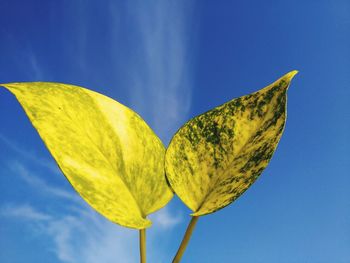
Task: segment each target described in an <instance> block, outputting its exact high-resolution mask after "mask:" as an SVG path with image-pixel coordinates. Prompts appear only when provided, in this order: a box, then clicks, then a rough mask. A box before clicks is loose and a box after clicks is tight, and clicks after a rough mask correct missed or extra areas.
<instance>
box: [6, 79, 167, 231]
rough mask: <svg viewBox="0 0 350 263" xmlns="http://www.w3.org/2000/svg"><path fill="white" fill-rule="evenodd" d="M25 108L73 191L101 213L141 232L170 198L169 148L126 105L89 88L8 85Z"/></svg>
mask: <svg viewBox="0 0 350 263" xmlns="http://www.w3.org/2000/svg"><path fill="white" fill-rule="evenodd" d="M3 86H4V87H6V88H7V89H8V90H9V91H10V92H12V93H13V94H14V95H15V96H16V98H17V99H18V101H19V103H20V104H21V105H22V107H23V108H24V110H25V112H26V114H27V115H28V117H29V119H30V121H31V122H32V124H33V126H34V127H35V128H36V129H37V131H38V132H39V135H40V136H41V138H42V139H43V141H44V143H45V144H46V146H47V148H48V149H49V151H50V152H51V154H52V156H53V157H54V158H55V160H56V162H57V164H58V165H59V167H60V169H61V170H62V172H63V173H64V175H65V176H66V177H67V179H68V180H69V182H70V183H71V184H72V186H73V187H74V188H75V190H76V191H77V192H78V193H79V194H80V195H81V196H82V198H84V199H85V201H86V202H88V203H89V204H90V205H91V206H92V207H93V208H94V209H96V210H97V211H98V212H99V213H101V214H102V215H104V216H105V217H107V218H108V219H110V220H111V221H113V222H115V223H117V224H120V225H122V226H126V227H131V228H137V229H143V228H146V227H149V226H150V225H151V221H150V220H148V219H146V216H147V215H148V214H150V213H152V212H154V211H156V210H158V209H160V208H161V207H163V206H165V205H166V204H167V203H168V202H169V200H170V199H171V198H172V196H173V193H172V191H171V189H170V188H169V186H168V184H167V182H166V178H165V175H164V154H165V149H164V146H163V144H162V142H161V141H160V140H159V138H158V137H157V136H156V135H155V134H154V132H153V131H152V130H151V128H150V127H149V126H148V125H147V124H146V123H145V122H144V121H143V119H142V118H141V117H140V116H139V115H137V114H136V113H135V112H133V111H132V110H130V109H129V108H127V107H125V106H124V105H122V104H120V103H118V102H116V101H114V100H112V99H111V98H108V97H106V96H104V95H102V94H99V93H96V92H93V91H91V90H88V89H85V88H81V87H77V86H73V85H67V84H61V83H47V82H32V83H10V84H4V85H3Z"/></svg>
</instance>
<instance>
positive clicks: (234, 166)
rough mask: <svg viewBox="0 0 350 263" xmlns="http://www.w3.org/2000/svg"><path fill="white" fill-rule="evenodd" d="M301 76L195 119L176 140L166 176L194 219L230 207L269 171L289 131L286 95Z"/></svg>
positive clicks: (289, 76)
mask: <svg viewBox="0 0 350 263" xmlns="http://www.w3.org/2000/svg"><path fill="white" fill-rule="evenodd" d="M296 73H297V71H292V72H290V73H288V74H286V75H285V76H283V77H282V78H280V79H279V80H277V81H276V82H275V83H273V84H271V85H269V86H267V87H265V88H264V89H262V90H259V91H257V92H255V93H252V94H250V95H247V96H243V97H240V98H237V99H234V100H231V101H229V102H227V103H225V104H223V105H221V106H219V107H216V108H214V109H213V110H211V111H208V112H206V113H204V114H202V115H199V116H197V117H195V118H193V119H191V120H190V121H188V122H187V123H186V124H185V125H184V126H183V127H181V128H180V129H179V130H178V131H177V133H176V134H175V135H174V137H173V138H172V140H171V142H170V145H169V147H168V149H167V151H166V155H165V170H166V176H167V178H168V181H169V183H170V185H171V186H172V188H173V190H174V191H175V193H176V194H177V195H178V196H179V197H180V199H181V200H182V201H183V202H184V203H185V204H186V205H187V206H188V207H189V208H190V209H191V210H192V211H193V212H194V213H193V214H192V215H194V216H201V215H205V214H209V213H213V212H215V211H217V210H219V209H221V208H223V207H225V206H227V205H229V204H230V203H231V202H233V201H234V200H235V199H237V198H238V197H239V196H240V195H241V194H242V193H243V192H244V191H245V190H246V189H247V188H248V187H249V186H250V185H251V184H252V183H253V182H254V181H255V180H256V179H257V177H258V176H259V175H260V174H261V173H262V171H263V170H264V169H265V167H266V166H267V164H268V163H269V161H270V159H271V157H272V155H273V153H274V151H275V149H276V147H277V144H278V142H279V139H280V137H281V135H282V132H283V129H284V124H285V120H286V92H287V88H288V86H289V84H290V81H291V79H292V78H293V76H294V75H295V74H296Z"/></svg>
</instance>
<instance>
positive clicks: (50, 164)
mask: <svg viewBox="0 0 350 263" xmlns="http://www.w3.org/2000/svg"><path fill="white" fill-rule="evenodd" d="M0 141H1V142H2V143H3V144H4V145H6V146H7V147H8V149H10V150H11V151H13V152H14V153H16V154H17V155H18V157H21V158H25V159H26V160H28V161H31V162H32V163H33V164H35V165H37V166H39V167H41V168H45V169H47V170H48V171H49V172H51V173H53V174H61V172H60V170H59V169H58V167H57V165H56V164H55V162H54V161H53V160H51V159H47V158H43V157H40V156H39V155H38V154H37V153H36V152H33V151H29V150H28V149H24V148H23V146H22V147H19V146H18V145H17V144H16V143H15V142H13V141H12V140H10V139H9V138H7V137H5V136H4V135H2V134H0Z"/></svg>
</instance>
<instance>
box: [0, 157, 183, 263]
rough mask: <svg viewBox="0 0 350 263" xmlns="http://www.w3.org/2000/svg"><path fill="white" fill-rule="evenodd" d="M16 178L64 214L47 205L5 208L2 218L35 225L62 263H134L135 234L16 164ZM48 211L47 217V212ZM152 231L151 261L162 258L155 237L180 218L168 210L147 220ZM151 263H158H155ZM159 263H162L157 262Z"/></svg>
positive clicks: (0, 212) (133, 231) (136, 253)
mask: <svg viewBox="0 0 350 263" xmlns="http://www.w3.org/2000/svg"><path fill="white" fill-rule="evenodd" d="M10 167H11V169H12V171H13V172H14V174H15V175H17V176H19V177H20V178H21V179H22V180H24V181H25V182H26V183H28V185H29V186H30V187H31V188H33V189H36V190H39V191H40V193H41V194H44V195H46V196H47V197H52V196H54V197H56V198H58V199H59V200H60V199H61V201H62V202H65V206H66V208H67V209H66V210H67V211H66V212H65V213H66V214H61V213H60V212H58V211H57V210H56V209H55V207H54V206H53V204H52V203H50V201H48V200H49V199H48V200H47V202H45V205H41V206H40V209H39V208H35V207H34V206H33V205H32V204H27V203H26V204H5V205H3V206H2V207H0V216H1V217H11V218H15V219H18V220H26V221H29V222H30V223H35V225H36V228H34V230H33V229H31V230H33V231H37V229H38V228H39V229H41V231H40V233H41V234H42V235H46V236H47V237H49V238H50V239H51V240H52V245H53V246H52V247H51V248H50V250H52V251H53V252H54V253H55V254H56V256H57V258H58V259H59V260H60V261H61V262H65V263H78V262H82V263H95V262H101V263H115V262H121V263H128V262H137V261H138V257H139V251H138V231H137V230H132V229H127V228H123V227H120V226H118V225H116V224H114V223H112V222H110V221H108V220H107V219H105V218H103V217H102V216H100V215H99V214H97V213H96V212H95V211H94V210H93V209H92V208H90V207H89V206H88V205H87V204H86V203H85V202H83V201H82V199H81V198H80V197H78V195H77V194H76V195H75V194H74V193H73V192H72V193H70V192H67V191H64V190H62V189H60V188H58V187H54V186H51V185H49V184H48V183H47V182H46V181H45V180H43V179H41V178H39V177H37V176H35V175H33V173H32V172H30V170H29V169H28V168H27V167H26V166H25V165H24V164H21V163H19V162H18V161H13V162H11V165H10ZM46 211H50V213H48V212H46ZM150 218H151V220H152V221H153V227H154V228H152V231H151V233H150V235H148V243H149V244H154V245H152V246H149V247H148V249H149V250H152V252H151V253H150V257H152V258H155V259H159V258H164V255H162V253H163V252H162V251H159V249H157V247H156V244H157V242H156V241H154V240H157V238H158V236H160V235H163V234H164V232H165V231H169V230H171V229H172V228H173V227H175V226H176V225H177V224H179V223H180V222H181V220H182V216H181V215H180V214H174V215H173V214H172V213H171V212H170V211H169V209H168V208H167V207H165V208H163V209H161V210H159V211H157V212H156V213H154V214H152V215H151V216H150ZM153 262H157V261H154V260H153ZM158 262H161V261H158Z"/></svg>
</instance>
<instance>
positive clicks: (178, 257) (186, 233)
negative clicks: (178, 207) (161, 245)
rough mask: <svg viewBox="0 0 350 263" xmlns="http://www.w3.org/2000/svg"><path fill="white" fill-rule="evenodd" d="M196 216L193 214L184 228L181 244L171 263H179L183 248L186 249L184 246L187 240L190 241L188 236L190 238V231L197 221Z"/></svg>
mask: <svg viewBox="0 0 350 263" xmlns="http://www.w3.org/2000/svg"><path fill="white" fill-rule="evenodd" d="M198 218H199V217H198V216H193V217H192V219H191V221H190V223H189V225H188V227H187V229H186V232H185V235H184V237H183V239H182V242H181V245H180V247H179V249H178V251H177V253H176V255H175V257H174V259H173V263H179V262H180V260H181V258H182V256H183V254H184V252H185V250H186V247H187V245H188V242H189V241H190V238H191V235H192V232H193V230H194V227H195V226H196V223H197V221H198Z"/></svg>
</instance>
